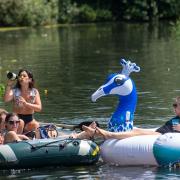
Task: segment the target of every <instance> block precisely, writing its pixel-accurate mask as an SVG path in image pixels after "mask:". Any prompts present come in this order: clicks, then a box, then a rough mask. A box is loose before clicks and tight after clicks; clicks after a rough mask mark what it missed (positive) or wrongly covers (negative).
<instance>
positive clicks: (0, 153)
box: [0, 138, 99, 169]
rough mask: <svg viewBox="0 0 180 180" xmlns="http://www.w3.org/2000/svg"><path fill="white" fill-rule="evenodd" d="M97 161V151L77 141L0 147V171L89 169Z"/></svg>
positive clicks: (85, 143)
mask: <svg viewBox="0 0 180 180" xmlns="http://www.w3.org/2000/svg"><path fill="white" fill-rule="evenodd" d="M98 159H99V147H98V145H97V144H95V143H94V142H93V141H90V140H80V139H70V138H68V139H62V138H56V139H35V140H28V141H21V142H15V143H9V144H5V145H0V169H26V168H36V167H45V166H60V165H63V166H72V165H82V164H85V165H89V164H93V163H96V162H97V161H98Z"/></svg>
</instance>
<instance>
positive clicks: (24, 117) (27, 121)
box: [18, 114, 34, 125]
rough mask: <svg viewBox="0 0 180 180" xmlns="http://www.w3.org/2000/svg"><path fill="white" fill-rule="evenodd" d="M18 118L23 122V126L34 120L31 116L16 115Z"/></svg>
mask: <svg viewBox="0 0 180 180" xmlns="http://www.w3.org/2000/svg"><path fill="white" fill-rule="evenodd" d="M18 117H19V118H20V119H22V120H23V121H24V123H25V125H26V124H28V123H29V122H31V121H32V120H33V119H34V117H33V114H18Z"/></svg>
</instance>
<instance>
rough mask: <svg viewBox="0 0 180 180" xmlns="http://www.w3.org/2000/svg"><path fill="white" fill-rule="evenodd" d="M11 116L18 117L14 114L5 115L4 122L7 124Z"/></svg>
mask: <svg viewBox="0 0 180 180" xmlns="http://www.w3.org/2000/svg"><path fill="white" fill-rule="evenodd" d="M13 116H17V117H18V115H17V114H16V113H7V115H6V118H5V122H6V123H8V121H9V119H10V118H11V117H13Z"/></svg>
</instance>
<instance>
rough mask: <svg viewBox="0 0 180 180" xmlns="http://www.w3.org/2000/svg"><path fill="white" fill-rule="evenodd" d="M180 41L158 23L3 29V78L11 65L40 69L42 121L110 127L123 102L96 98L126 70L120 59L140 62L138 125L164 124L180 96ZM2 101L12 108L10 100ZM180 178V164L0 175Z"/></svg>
mask: <svg viewBox="0 0 180 180" xmlns="http://www.w3.org/2000/svg"><path fill="white" fill-rule="evenodd" d="M179 49H180V41H178V39H177V38H174V37H173V36H172V32H171V26H170V25H168V24H166V23H159V24H146V23H145V24H134V23H133V24H128V23H118V24H117V23H116V24H115V23H107V24H86V25H70V26H68V25H67V26H59V27H46V28H38V29H31V28H29V29H20V30H12V31H0V83H2V84H5V83H6V71H8V70H9V71H13V72H15V73H17V72H18V70H19V69H20V68H26V69H29V70H31V71H32V72H33V74H34V76H35V80H36V85H37V88H38V89H39V91H40V94H41V99H42V104H43V111H42V112H41V113H36V115H35V116H36V119H38V120H39V121H41V122H53V123H68V124H78V123H80V122H82V121H92V120H96V121H98V122H99V123H100V124H101V126H102V127H104V128H105V127H106V124H107V121H108V119H109V118H110V116H111V114H112V113H113V111H114V109H115V108H116V105H117V98H116V97H114V96H110V97H103V98H101V99H99V100H98V101H97V102H96V103H92V102H91V100H90V97H91V94H92V93H93V92H94V91H95V90H96V89H97V88H98V87H99V86H100V85H102V84H103V83H104V81H105V78H106V76H107V75H108V74H109V73H111V72H118V71H120V70H121V66H120V64H119V60H120V58H122V57H123V58H126V59H130V60H132V61H135V62H136V63H137V64H138V65H139V66H140V67H141V71H140V72H139V73H132V75H131V78H132V79H133V80H134V81H135V83H136V87H137V91H138V104H137V109H136V113H135V125H136V126H138V127H148V128H149V127H157V126H160V125H161V124H163V123H164V122H165V121H166V120H168V119H169V118H170V117H172V116H173V114H174V113H173V109H172V102H173V98H175V97H176V96H178V95H180V85H179V82H180V80H179V77H180V61H179V59H180V51H179ZM0 106H1V107H5V108H6V109H8V110H9V111H10V110H11V105H10V104H4V103H3V102H2V99H1V101H0ZM9 178H12V179H13V178H14V179H38V180H39V179H138V180H139V179H169V178H173V179H179V178H180V170H174V169H173V170H172V169H159V168H155V167H115V166H109V165H107V164H104V163H103V162H101V161H100V162H98V163H97V164H96V165H92V166H78V167H71V168H70V167H59V168H57V169H54V168H45V169H35V170H25V171H2V172H0V179H9Z"/></svg>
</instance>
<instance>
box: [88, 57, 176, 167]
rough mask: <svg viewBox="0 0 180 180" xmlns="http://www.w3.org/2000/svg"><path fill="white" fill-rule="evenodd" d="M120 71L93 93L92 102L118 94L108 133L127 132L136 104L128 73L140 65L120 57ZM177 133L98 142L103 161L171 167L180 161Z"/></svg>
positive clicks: (123, 164)
mask: <svg viewBox="0 0 180 180" xmlns="http://www.w3.org/2000/svg"><path fill="white" fill-rule="evenodd" d="M121 65H122V66H123V70H122V72H121V73H116V74H111V75H110V76H108V78H107V81H106V83H105V84H104V85H102V86H101V87H100V88H99V89H98V90H97V91H96V92H95V93H93V94H92V97H91V98H92V101H93V102H95V101H96V100H97V99H98V98H100V97H102V96H107V95H110V94H114V95H118V96H119V104H118V106H117V109H116V111H115V112H114V113H113V115H112V117H111V119H110V120H109V123H108V130H109V131H111V132H122V131H129V130H132V128H133V119H134V112H135V108H136V103H137V93H136V87H135V84H134V82H133V81H132V79H130V77H129V74H130V73H131V72H133V71H135V72H139V71H140V68H139V67H138V66H137V65H136V64H135V63H131V62H130V61H125V60H124V59H122V60H121ZM179 140H180V133H167V134H164V135H142V136H134V137H130V138H126V139H122V140H117V139H109V140H106V141H105V142H104V143H103V144H102V145H101V148H100V149H101V150H100V151H101V156H102V159H103V161H104V162H106V163H109V164H114V165H122V166H125V165H137V166H139V165H153V166H171V165H177V164H178V165H179V164H180V141H179Z"/></svg>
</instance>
